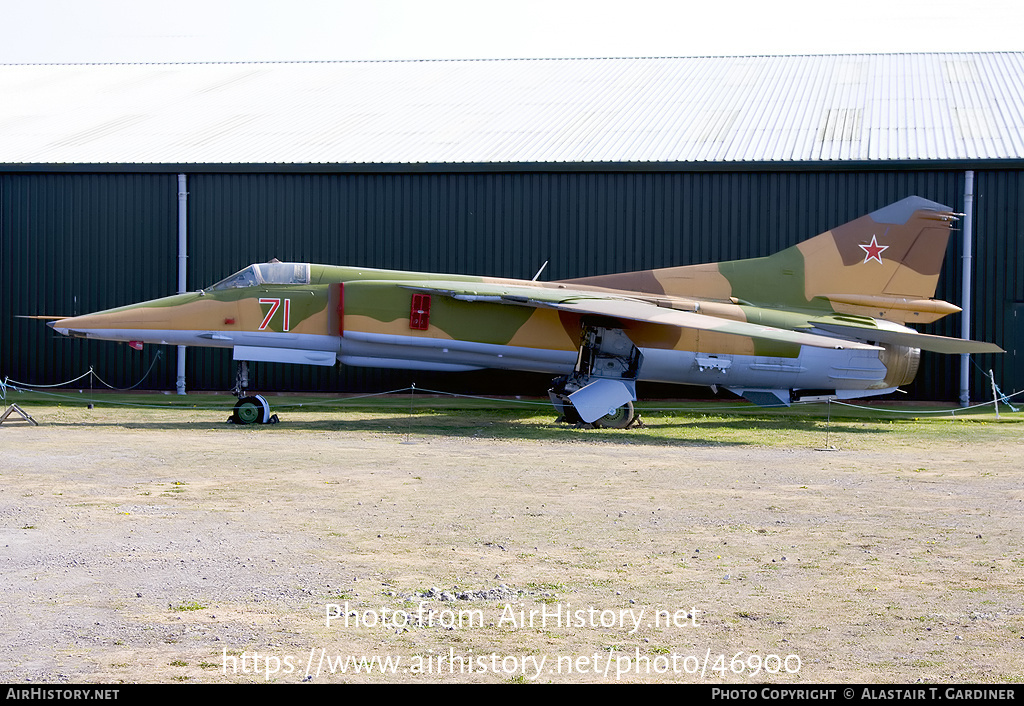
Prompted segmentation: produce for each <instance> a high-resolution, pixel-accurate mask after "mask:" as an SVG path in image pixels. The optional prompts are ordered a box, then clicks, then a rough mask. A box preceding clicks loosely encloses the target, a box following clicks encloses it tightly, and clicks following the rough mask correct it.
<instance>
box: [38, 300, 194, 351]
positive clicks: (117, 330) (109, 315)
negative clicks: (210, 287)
mask: <svg viewBox="0 0 1024 706" xmlns="http://www.w3.org/2000/svg"><path fill="white" fill-rule="evenodd" d="M195 298H196V295H195V294H177V295H175V296H172V297H164V298H162V299H153V300H151V301H147V302H141V303H139V304H130V305H128V306H122V307H118V308H116V309H107V310H105V311H98V312H96V313H95V314H86V315H85V316H72V317H70V318H67V319H58V320H57V321H51V322H49V325H50V326H51V327H52V328H53V330H54V331H57V332H58V333H61V334H63V335H65V336H73V337H78V338H98V339H102V340H107V341H140V340H143V341H146V342H160V341H159V340H157V339H164V338H166V335H164V334H165V333H166V332H167V331H168V330H173V329H176V328H179V327H178V326H176V325H175V319H178V318H180V317H179V316H177V312H178V309H177V307H179V306H181V305H183V304H187V303H188V302H190V301H193V300H194V299H195ZM140 334H141V335H140Z"/></svg>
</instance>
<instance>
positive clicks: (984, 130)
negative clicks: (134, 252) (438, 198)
mask: <svg viewBox="0 0 1024 706" xmlns="http://www.w3.org/2000/svg"><path fill="white" fill-rule="evenodd" d="M0 97H2V99H0V163H7V164H19V163H22V164H37V163H44V164H45V163H71V164H74V163H115V164H116V163H286V164H295V163H298V164H305V163H341V164H352V163H355V164H359V163H368V164H372V163H481V162H483V163H492V162H499V163H500V162H526V163H531V162H537V163H550V162H555V163H557V162H655V163H657V162H724V163H729V162H815V161H847V160H858V161H859V160H865V161H885V160H925V159H929V160H931V159H938V160H1007V159H1009V160H1018V159H1022V158H1024V137H1022V136H1024V53H1020V52H1012V53H933V54H865V55H819V56H751V57H697V58H635V59H555V60H539V59H538V60H498V61H494V60H489V61H396V62H336V63H279V64H273V63H268V64H109V65H106V64H105V65H3V66H0Z"/></svg>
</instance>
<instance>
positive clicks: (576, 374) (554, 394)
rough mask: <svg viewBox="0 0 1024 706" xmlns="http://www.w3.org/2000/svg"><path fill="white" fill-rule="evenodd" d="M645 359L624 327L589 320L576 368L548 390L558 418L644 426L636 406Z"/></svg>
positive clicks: (610, 425)
mask: <svg viewBox="0 0 1024 706" xmlns="http://www.w3.org/2000/svg"><path fill="white" fill-rule="evenodd" d="M642 360H643V355H642V354H641V353H640V349H639V348H637V347H636V346H635V345H634V344H633V341H631V340H630V339H629V337H628V336H627V335H626V333H625V332H624V331H623V330H622V329H616V328H606V327H603V326H597V325H585V326H584V328H583V336H582V342H581V345H580V352H579V357H578V358H577V360H576V369H575V370H574V371H573V372H572V373H570V374H569V375H563V376H562V377H558V378H555V379H554V380H553V381H552V386H551V389H550V390H548V397H550V398H551V404H552V405H554V407H555V410H557V411H558V414H559V418H558V421H561V422H565V423H567V424H575V425H577V426H585V427H589V428H600V427H608V428H611V429H628V428H629V427H631V426H642V422H641V421H640V417H639V415H637V414H636V412H635V410H634V409H633V400H635V399H636V391H635V385H636V378H637V373H638V372H639V370H640V363H641V362H642Z"/></svg>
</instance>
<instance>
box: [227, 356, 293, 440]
mask: <svg viewBox="0 0 1024 706" xmlns="http://www.w3.org/2000/svg"><path fill="white" fill-rule="evenodd" d="M247 387H249V363H248V362H246V361H244V360H241V361H238V367H237V368H236V370H235V387H234V388H233V389H232V390H231V391H232V392H233V393H235V396H236V397H238V401H237V402H235V409H234V410H233V411H232V412H231V416H230V417H229V418H228V421H229V422H231V423H232V424H277V423H278V422H279V421H281V420H280V419H278V418H277V415H276V414H271V413H270V404H269V403H268V402H267V400H266V398H264V397H263V395H246V394H245V390H246V388H247Z"/></svg>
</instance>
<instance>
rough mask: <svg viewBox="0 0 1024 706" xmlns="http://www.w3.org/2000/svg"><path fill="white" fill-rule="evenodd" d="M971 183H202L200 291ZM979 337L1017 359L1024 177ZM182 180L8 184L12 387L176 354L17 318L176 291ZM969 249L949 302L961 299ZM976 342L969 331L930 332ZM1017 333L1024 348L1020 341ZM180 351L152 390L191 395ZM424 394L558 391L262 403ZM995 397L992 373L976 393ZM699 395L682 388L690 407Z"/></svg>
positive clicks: (638, 256) (985, 277)
mask: <svg viewBox="0 0 1024 706" xmlns="http://www.w3.org/2000/svg"><path fill="white" fill-rule="evenodd" d="M963 190H964V174H963V171H959V170H955V171H954V170H950V171H921V170H917V171H885V172H882V171H845V172H797V171H791V172H735V173H732V172H707V173H694V172H681V173H672V172H661V173H652V172H642V171H633V172H595V173H586V172H577V173H557V172H509V173H487V172H479V173H437V174H428V173H422V174H412V173H404V174H403V173H376V174H375V173H361V174H330V173H319V174H292V173H289V174H282V173H269V172H268V173H252V174H238V173H233V174H218V173H197V174H190V175H189V181H188V191H189V218H188V227H189V263H188V265H189V276H188V279H189V282H188V286H189V288H190V289H197V288H199V287H202V286H206V285H208V284H210V283H212V282H215V281H217V280H219V279H221V278H223V277H224V276H226V275H227V274H230V273H231V272H234V271H236V270H238V269H241V268H242V267H244V266H245V265H247V264H249V263H250V262H259V261H265V260H268V259H270V258H272V257H277V258H279V259H281V260H296V261H312V262H325V263H332V264H356V265H364V266H368V267H384V268H401V269H412V270H424V271H448V272H458V273H476V274H488V275H496V276H508V277H519V278H529V277H531V276H533V274H534V272H535V271H536V270H537V268H538V267H539V266H540V264H541V263H542V262H544V261H545V260H550V263H551V264H550V265H549V266H548V268H547V270H546V271H545V273H544V278H545V279H561V278H568V277H577V276H583V275H588V274H598V273H603V272H613V271H626V270H635V269H644V268H650V267H665V266H671V265H679V264H688V263H694V262H709V261H717V260H725V259H735V258H741V257H756V256H761V255H767V254H769V253H771V252H774V251H776V250H779V249H781V248H784V247H788V246H789V245H792V244H794V243H796V242H798V241H800V240H803V239H805V238H807V237H810V236H812V235H815V234H817V233H819V232H822V231H824V230H827V229H828V228H830V227H832V226H834V225H837V224H839V223H842V222H845V221H848V220H851V219H853V218H856V217H858V216H860V215H863V214H864V213H867V212H869V211H871V210H873V209H876V208H878V207H880V206H883V205H885V204H887V203H890V202H892V201H896V200H898V199H900V198H903V197H905V196H907V195H911V194H918V195H920V196H924V197H926V198H929V199H933V200H935V201H940V202H943V203H946V204H948V205H950V206H953V207H955V208H957V209H961V208H962V207H963V203H962V201H963ZM975 193H976V197H975V226H976V227H975V232H976V235H975V244H976V252H975V271H976V279H975V286H974V291H975V321H976V323H975V332H974V336H975V337H977V338H983V339H985V340H991V341H995V342H997V343H1001V344H1003V345H1004V347H1006V346H1008V345H1009V344H1010V341H1012V340H1018V338H1020V336H1019V334H1018V333H1015V331H1016V329H1015V328H1014V323H1013V322H1014V321H1015V319H1014V317H1013V316H1012V313H1011V312H1012V311H1014V308H1013V306H1012V304H1013V303H1014V302H1022V301H1024V253H1022V250H1024V247H1022V245H1024V243H1022V239H1021V235H1020V234H1021V232H1022V231H1024V211H1022V208H1021V203H1022V202H1024V198H1022V197H1024V181H1022V179H1021V173H1020V171H1015V170H1008V171H978V172H976V177H975ZM176 207H177V183H176V175H175V174H173V173H167V174H128V173H119V174H102V173H96V174H44V173H24V174H0V238H2V240H0V257H2V274H3V281H2V283H0V294H2V296H3V304H2V305H0V314H2V315H0V336H2V338H0V376H4V375H9V376H10V377H11V378H12V379H16V380H20V381H24V382H33V383H55V382H59V381H63V380H67V379H69V378H71V377H74V376H75V375H77V374H80V373H81V372H83V371H84V370H86V369H88V367H89V365H90V364H91V365H94V366H95V368H96V370H97V372H98V373H99V374H100V375H101V376H102V377H104V378H105V379H107V380H109V381H110V382H111V383H112V384H114V385H117V386H120V387H125V386H128V385H131V384H134V383H135V382H137V381H138V380H139V378H141V376H142V374H143V373H144V372H145V370H146V369H147V368H148V367H149V365H150V363H151V361H152V356H154V355H155V354H156V352H157V351H158V350H160V348H161V347H159V346H147V347H146V348H145V350H144V351H142V352H141V353H140V352H136V351H132V350H131V349H129V348H128V347H127V346H124V345H119V344H114V343H103V342H95V343H85V342H82V341H71V340H65V339H60V338H59V337H56V336H54V335H53V334H52V333H51V332H50V331H49V330H48V329H46V327H45V326H43V325H42V324H41V323H39V322H37V321H29V320H23V319H16V318H14V315H15V314H53V315H57V314H74V313H84V312H87V311H94V310H97V309H103V308H109V307H112V306H119V305H122V304H126V303H129V302H133V301H139V300H142V299H149V298H155V297H158V296H163V295H166V294H170V293H173V292H174V291H175V289H176V266H177V262H176V255H177V253H176V247H177V242H176V228H177V224H176V218H177V216H176ZM959 255H960V250H959V240H952V241H951V243H950V247H949V251H948V253H947V260H946V271H945V274H944V276H943V278H942V281H941V282H940V291H939V293H938V296H939V297H941V298H943V299H947V300H949V301H953V302H959V301H960V281H959V275H958V274H957V268H958V267H959ZM930 330H931V331H932V332H935V333H942V334H944V335H959V317H949V320H948V321H943V322H939V323H938V324H936V325H934V326H932V327H930ZM1015 336H1016V338H1015ZM174 355H175V352H174V349H173V348H167V349H166V351H165V356H166V358H167V360H165V361H160V362H159V363H158V364H157V365H156V367H155V368H154V371H153V374H152V377H151V378H150V379H148V380H147V381H146V382H145V383H144V385H143V387H145V388H150V389H168V390H169V389H173V388H174V375H175V373H174ZM1021 360H1022V358H1021V357H1014V355H1009V356H980V357H979V358H978V360H977V363H978V365H979V366H980V368H983V369H986V370H987V369H988V368H989V367H994V368H995V370H996V373H997V380H998V381H1000V383H1001V384H1002V385H1003V387H1004V388H1007V389H1006V390H1005V391H1008V390H1009V389H1021V388H1022V387H1024V374H1021V373H1020V372H1019V368H1020V364H1021ZM958 365H959V362H958V359H956V358H953V357H943V356H932V355H929V354H926V361H925V366H924V369H923V370H922V372H921V374H920V376H919V378H918V381H917V382H916V383H915V384H914V386H913V388H912V389H911V392H912V394H914V396H916V397H920V398H927V399H937V398H938V399H948V400H953V399H955V398H956V397H957V391H958V389H959V373H958V370H959V368H958ZM231 376H232V367H231V363H230V357H229V355H228V354H226V353H225V352H223V351H212V350H207V349H192V350H190V352H189V356H188V368H187V380H188V386H189V388H190V389H226V388H228V387H230V385H231V382H232V377H231ZM413 381H415V382H416V383H417V385H418V386H420V387H424V386H435V387H440V388H443V389H447V390H467V391H468V390H474V391H482V392H522V393H524V394H531V393H532V394H541V393H543V392H544V389H545V383H544V379H543V378H542V377H538V376H528V377H527V379H526V380H524V381H523V382H518V381H517V378H516V377H515V376H511V375H495V374H493V373H471V374H460V375H439V374H424V373H415V374H413V373H402V372H394V371H379V370H343V369H340V368H339V369H334V370H324V369H321V368H314V367H312V366H285V365H270V364H268V365H260V366H258V369H257V372H256V377H255V380H254V384H255V386H257V387H258V388H259V389H263V390H274V389H292V390H319V389H323V390H380V389H391V388H395V387H402V386H404V385H406V384H408V383H409V382H413ZM984 384H986V383H985V382H984V380H983V379H982V378H981V376H980V373H978V374H976V375H975V378H974V380H973V382H972V385H973V387H972V390H973V391H974V392H975V394H976V396H977V395H981V394H982V393H983V391H984V390H985V389H987V388H984V387H983V385H984ZM695 391H696V390H691V391H688V390H683V389H680V390H679V391H678V393H679V394H688V393H691V392H695Z"/></svg>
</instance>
